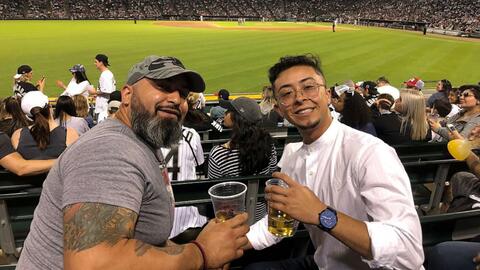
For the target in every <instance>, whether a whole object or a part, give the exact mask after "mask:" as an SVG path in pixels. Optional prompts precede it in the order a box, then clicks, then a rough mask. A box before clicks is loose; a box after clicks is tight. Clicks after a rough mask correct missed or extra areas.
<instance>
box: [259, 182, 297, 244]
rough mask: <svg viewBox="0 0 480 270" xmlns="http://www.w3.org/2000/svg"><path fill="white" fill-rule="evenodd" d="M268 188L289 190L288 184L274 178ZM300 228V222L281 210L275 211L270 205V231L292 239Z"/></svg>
mask: <svg viewBox="0 0 480 270" xmlns="http://www.w3.org/2000/svg"><path fill="white" fill-rule="evenodd" d="M265 185H266V186H271V185H275V186H280V187H282V188H288V184H287V183H285V182H284V181H283V180H282V179H278V178H272V179H269V180H268V181H267V182H266V183H265ZM297 227H298V221H297V220H295V219H293V218H292V217H290V216H289V215H287V214H285V213H284V212H282V211H280V210H275V209H273V208H272V207H270V204H269V205H268V231H269V232H270V233H271V234H273V235H275V236H277V237H291V236H293V235H294V234H295V232H296V231H297Z"/></svg>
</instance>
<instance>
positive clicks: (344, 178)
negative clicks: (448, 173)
mask: <svg viewBox="0 0 480 270" xmlns="http://www.w3.org/2000/svg"><path fill="white" fill-rule="evenodd" d="M269 78H270V82H271V83H272V87H273V90H274V93H275V97H276V99H277V106H278V111H279V112H280V113H281V114H282V115H283V116H284V117H285V118H287V119H288V121H289V122H291V123H293V124H294V125H295V126H296V127H297V128H298V130H299V132H300V134H301V135H302V137H303V142H301V143H291V144H288V145H287V146H286V147H285V150H284V152H283V156H282V159H281V160H280V162H279V167H281V169H282V173H274V174H273V177H276V178H281V179H282V180H284V181H285V182H287V184H288V185H289V188H288V189H284V188H280V187H273V188H272V187H267V188H266V190H265V191H266V198H267V200H268V201H269V203H270V206H271V207H272V208H274V209H277V210H281V211H284V212H285V213H286V214H288V215H290V216H291V217H293V218H294V219H296V220H298V221H300V222H303V223H304V224H305V226H306V227H307V229H308V231H309V233H310V238H311V240H312V242H313V245H314V247H315V249H316V251H315V255H313V256H308V257H303V258H302V257H300V258H294V259H289V260H284V261H280V262H267V263H260V264H257V265H251V266H250V267H247V268H245V269H246V270H247V269H248V270H251V269H368V268H369V267H372V268H378V267H382V268H390V269H421V267H422V263H423V249H422V240H421V239H422V233H421V227H420V222H419V219H418V215H417V213H416V211H415V207H414V204H413V199H412V193H411V189H410V184H409V180H408V176H407V174H406V173H405V169H404V168H403V166H402V164H401V163H400V160H399V159H398V157H397V155H396V153H395V151H394V150H393V149H392V148H390V147H389V146H388V145H386V144H385V143H383V142H382V141H381V140H380V139H378V138H375V137H373V136H369V135H366V134H365V133H363V132H359V131H357V130H354V129H352V128H350V127H347V126H346V125H343V124H341V123H339V122H338V121H335V120H333V119H332V118H331V116H330V113H329V109H328V103H329V99H330V96H329V95H328V92H327V90H326V89H327V88H326V87H327V86H326V85H325V78H324V76H323V73H322V70H321V69H320V66H319V60H318V59H317V58H314V57H312V56H310V55H301V56H287V57H283V58H281V59H280V62H278V63H277V64H275V65H274V66H273V67H272V68H270V71H269ZM379 175H381V176H382V177H378V176H379ZM247 237H248V239H249V242H250V245H249V246H248V247H254V248H255V249H257V250H258V249H263V248H266V247H268V246H271V245H273V244H275V243H277V242H278V241H280V240H281V239H279V238H276V237H274V236H273V235H272V234H271V233H270V232H268V223H267V216H266V217H264V219H262V220H261V221H259V222H257V223H255V224H254V225H253V226H251V227H250V232H249V233H248V234H247ZM302 266H303V267H302Z"/></svg>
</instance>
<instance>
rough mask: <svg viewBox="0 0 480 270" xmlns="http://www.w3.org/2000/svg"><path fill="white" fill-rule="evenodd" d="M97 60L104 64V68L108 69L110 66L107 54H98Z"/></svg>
mask: <svg viewBox="0 0 480 270" xmlns="http://www.w3.org/2000/svg"><path fill="white" fill-rule="evenodd" d="M95 59H97V61H98V62H102V63H103V65H104V66H106V67H108V66H110V64H109V63H108V56H106V55H105V54H101V53H100V54H97V55H96V56H95Z"/></svg>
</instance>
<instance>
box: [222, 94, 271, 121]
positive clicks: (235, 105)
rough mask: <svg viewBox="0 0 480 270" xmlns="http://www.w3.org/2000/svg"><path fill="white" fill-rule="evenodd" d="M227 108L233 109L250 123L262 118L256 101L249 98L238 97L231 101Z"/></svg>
mask: <svg viewBox="0 0 480 270" xmlns="http://www.w3.org/2000/svg"><path fill="white" fill-rule="evenodd" d="M228 110H231V111H232V110H233V111H235V112H237V113H238V114H240V116H241V117H242V118H243V119H245V120H247V122H250V123H256V122H258V121H260V120H262V117H263V115H262V112H261V111H260V106H259V105H258V104H257V102H256V101H255V100H253V99H251V98H247V97H239V98H236V99H234V100H232V101H230V104H229V106H228Z"/></svg>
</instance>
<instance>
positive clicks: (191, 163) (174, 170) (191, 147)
mask: <svg viewBox="0 0 480 270" xmlns="http://www.w3.org/2000/svg"><path fill="white" fill-rule="evenodd" d="M172 151H174V152H172ZM162 154H163V156H164V157H165V160H167V168H168V171H169V173H168V174H169V177H170V179H171V180H172V181H183V180H193V179H197V171H196V166H198V165H201V164H203V162H204V161H205V159H204V157H203V149H202V143H201V140H200V135H199V134H198V133H197V131H195V130H194V129H191V128H187V127H182V140H181V141H180V143H179V145H178V149H176V150H175V149H174V150H171V149H165V148H162ZM206 222H207V218H206V217H204V216H202V215H200V213H199V212H198V209H197V207H194V206H187V207H176V208H175V218H174V222H173V228H172V231H171V233H170V237H169V238H172V237H175V236H177V235H178V234H180V233H182V232H183V231H185V230H186V229H188V228H195V227H202V226H203V225H204V224H205V223H206Z"/></svg>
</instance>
